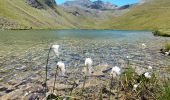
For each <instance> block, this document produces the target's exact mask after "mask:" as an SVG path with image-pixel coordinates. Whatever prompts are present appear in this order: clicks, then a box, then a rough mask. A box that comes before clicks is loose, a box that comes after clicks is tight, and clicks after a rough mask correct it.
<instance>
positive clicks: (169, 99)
mask: <svg viewBox="0 0 170 100" xmlns="http://www.w3.org/2000/svg"><path fill="white" fill-rule="evenodd" d="M161 94H162V95H161V96H160V97H159V100H170V81H168V82H165V84H164V85H163V88H162V93H161Z"/></svg>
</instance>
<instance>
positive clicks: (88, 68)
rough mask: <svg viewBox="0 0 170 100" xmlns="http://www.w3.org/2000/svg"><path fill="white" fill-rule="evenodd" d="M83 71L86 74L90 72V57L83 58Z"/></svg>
mask: <svg viewBox="0 0 170 100" xmlns="http://www.w3.org/2000/svg"><path fill="white" fill-rule="evenodd" d="M84 64H85V73H86V74H92V72H93V71H92V64H93V61H92V59H91V58H86V60H85V63H84Z"/></svg>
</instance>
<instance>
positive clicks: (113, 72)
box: [110, 66, 121, 77]
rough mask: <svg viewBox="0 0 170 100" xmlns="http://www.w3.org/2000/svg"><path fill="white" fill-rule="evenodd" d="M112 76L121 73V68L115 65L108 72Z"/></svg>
mask: <svg viewBox="0 0 170 100" xmlns="http://www.w3.org/2000/svg"><path fill="white" fill-rule="evenodd" d="M110 74H111V75H112V76H113V77H116V76H119V75H120V74H121V69H120V68H119V67H117V66H114V67H113V68H112V70H111V73H110Z"/></svg>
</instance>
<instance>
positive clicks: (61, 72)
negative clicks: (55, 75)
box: [57, 62, 66, 76]
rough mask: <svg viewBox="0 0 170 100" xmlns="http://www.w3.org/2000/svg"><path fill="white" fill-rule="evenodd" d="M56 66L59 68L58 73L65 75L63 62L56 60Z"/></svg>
mask: <svg viewBox="0 0 170 100" xmlns="http://www.w3.org/2000/svg"><path fill="white" fill-rule="evenodd" d="M57 67H58V68H59V70H60V74H61V75H62V76H65V72H66V69H65V64H64V63H63V62H58V63H57Z"/></svg>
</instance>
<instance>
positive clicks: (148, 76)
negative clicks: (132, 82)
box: [144, 72, 152, 79]
mask: <svg viewBox="0 0 170 100" xmlns="http://www.w3.org/2000/svg"><path fill="white" fill-rule="evenodd" d="M144 76H145V77H146V78H149V79H150V78H151V77H152V76H151V73H150V72H146V73H145V74H144Z"/></svg>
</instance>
